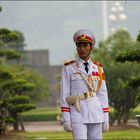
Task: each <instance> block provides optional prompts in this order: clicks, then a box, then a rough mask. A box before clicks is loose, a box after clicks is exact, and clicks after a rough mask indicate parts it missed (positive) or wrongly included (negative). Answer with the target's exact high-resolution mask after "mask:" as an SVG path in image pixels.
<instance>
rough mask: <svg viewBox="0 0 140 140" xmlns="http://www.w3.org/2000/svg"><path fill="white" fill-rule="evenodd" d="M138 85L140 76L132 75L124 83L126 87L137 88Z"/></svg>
mask: <svg viewBox="0 0 140 140" xmlns="http://www.w3.org/2000/svg"><path fill="white" fill-rule="evenodd" d="M139 86H140V76H137V77H132V78H130V80H129V81H128V82H127V83H126V87H132V88H138V87H139Z"/></svg>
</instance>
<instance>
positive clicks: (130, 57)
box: [116, 31, 140, 88]
mask: <svg viewBox="0 0 140 140" xmlns="http://www.w3.org/2000/svg"><path fill="white" fill-rule="evenodd" d="M137 41H138V42H140V31H139V34H138V36H137ZM139 46H140V43H138V47H136V48H135V49H134V48H133V49H131V50H124V51H121V52H120V53H118V55H117V57H116V60H117V61H118V62H122V63H124V62H126V61H130V62H138V63H139V62H140V47H139ZM127 86H128V87H133V88H138V87H139V86H140V74H138V75H137V76H135V77H132V78H130V80H129V81H128V82H127Z"/></svg>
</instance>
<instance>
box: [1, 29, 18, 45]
mask: <svg viewBox="0 0 140 140" xmlns="http://www.w3.org/2000/svg"><path fill="white" fill-rule="evenodd" d="M17 39H18V35H17V34H16V33H15V32H13V31H10V30H9V29H7V28H1V29H0V43H1V44H0V46H3V47H7V45H8V43H10V42H13V41H16V40H17Z"/></svg>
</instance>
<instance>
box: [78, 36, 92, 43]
mask: <svg viewBox="0 0 140 140" xmlns="http://www.w3.org/2000/svg"><path fill="white" fill-rule="evenodd" d="M76 40H77V41H76V42H79V41H88V42H91V43H93V42H92V39H91V38H90V37H89V36H86V35H81V36H79V37H77V39H76Z"/></svg>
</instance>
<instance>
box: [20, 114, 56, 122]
mask: <svg viewBox="0 0 140 140" xmlns="http://www.w3.org/2000/svg"><path fill="white" fill-rule="evenodd" d="M57 115H58V114H24V115H22V116H23V121H25V122H33V121H56V120H57V119H56V117H57Z"/></svg>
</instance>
